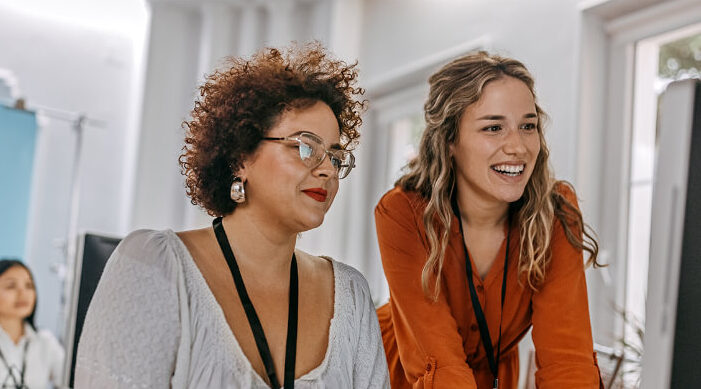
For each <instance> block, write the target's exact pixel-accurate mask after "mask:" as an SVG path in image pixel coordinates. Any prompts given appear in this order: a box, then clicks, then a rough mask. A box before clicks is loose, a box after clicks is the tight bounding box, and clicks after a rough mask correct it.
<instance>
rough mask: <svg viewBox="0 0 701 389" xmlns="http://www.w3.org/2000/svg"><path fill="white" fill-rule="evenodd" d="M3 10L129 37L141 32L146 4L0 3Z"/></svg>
mask: <svg viewBox="0 0 701 389" xmlns="http://www.w3.org/2000/svg"><path fill="white" fill-rule="evenodd" d="M3 7H6V8H12V9H14V10H17V11H20V12H22V13H26V14H31V15H36V16H38V17H42V18H47V19H52V20H58V21H63V22H66V23H69V24H77V25H82V26H85V27H87V28H91V29H96V30H103V31H105V30H106V31H112V32H115V33H118V34H124V35H129V36H132V37H133V36H135V35H136V34H139V33H140V32H141V31H143V27H144V25H145V23H146V20H147V15H148V13H147V7H146V1H145V0H60V1H56V0H0V12H2V8H3Z"/></svg>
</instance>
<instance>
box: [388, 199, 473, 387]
mask: <svg viewBox="0 0 701 389" xmlns="http://www.w3.org/2000/svg"><path fill="white" fill-rule="evenodd" d="M375 223H376V226H377V239H378V243H379V246H380V253H381V256H382V265H383V267H384V271H385V276H386V277H387V282H388V284H389V289H390V295H391V296H392V304H391V309H392V320H393V322H392V324H393V326H394V331H395V336H396V340H397V349H398V352H399V358H400V360H401V364H402V366H403V368H404V372H405V375H406V379H407V381H408V382H409V383H410V384H411V385H412V387H413V388H430V387H435V388H465V389H476V388H477V384H476V382H475V378H474V376H473V374H472V370H471V369H470V367H469V366H468V364H467V362H466V355H465V351H464V348H463V340H462V337H461V336H460V334H459V332H458V326H457V323H456V321H455V319H454V317H453V316H452V314H451V311H450V308H449V306H448V303H447V302H446V300H445V293H443V292H442V293H441V294H440V296H439V299H438V301H437V302H432V301H430V300H429V299H428V298H426V297H425V296H424V294H423V290H422V288H421V271H422V269H423V266H424V263H425V261H426V258H427V256H428V248H427V245H426V242H425V240H424V239H423V236H422V232H421V231H423V229H421V228H419V224H418V222H417V220H416V219H415V217H414V210H413V207H412V202H411V200H410V199H409V198H408V197H407V195H406V194H405V193H403V192H402V191H401V190H399V189H397V188H395V189H394V190H392V191H390V192H388V193H387V194H386V195H385V196H384V197H383V198H382V199H381V200H380V202H379V204H378V205H377V207H376V208H375ZM466 303H467V302H466Z"/></svg>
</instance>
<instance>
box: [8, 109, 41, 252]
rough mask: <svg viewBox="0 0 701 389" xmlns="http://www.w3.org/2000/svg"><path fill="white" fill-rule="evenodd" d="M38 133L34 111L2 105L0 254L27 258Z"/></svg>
mask: <svg viewBox="0 0 701 389" xmlns="http://www.w3.org/2000/svg"><path fill="white" fill-rule="evenodd" d="M36 137H37V125H36V117H35V115H34V113H32V112H27V111H20V110H16V109H12V108H7V107H4V106H0V257H18V258H21V259H24V246H25V238H26V234H27V220H28V218H29V199H30V198H31V183H32V166H33V164H34V148H35V145H36Z"/></svg>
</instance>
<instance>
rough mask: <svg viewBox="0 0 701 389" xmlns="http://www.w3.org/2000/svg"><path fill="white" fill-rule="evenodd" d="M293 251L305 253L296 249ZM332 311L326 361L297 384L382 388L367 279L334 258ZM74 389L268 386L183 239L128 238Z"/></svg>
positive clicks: (91, 316)
mask: <svg viewBox="0 0 701 389" xmlns="http://www.w3.org/2000/svg"><path fill="white" fill-rule="evenodd" d="M296 255H297V256H302V255H309V254H306V253H304V252H302V251H299V250H297V251H296ZM332 263H333V272H334V316H333V318H332V319H331V323H330V327H329V340H328V346H327V349H326V355H325V357H324V360H323V362H322V363H321V364H320V365H319V366H318V367H316V368H315V369H313V370H312V371H310V372H308V373H307V374H305V375H304V376H302V377H300V378H298V379H297V380H295V388H301V389H312V388H389V376H388V370H387V362H386V359H385V354H384V349H383V346H382V338H381V334H380V328H379V324H378V322H377V315H376V313H375V308H374V306H373V303H372V300H371V298H370V292H369V289H368V285H367V281H366V280H365V278H363V276H362V275H361V274H360V273H359V272H358V271H357V270H355V269H353V268H352V267H350V266H347V265H344V264H342V263H340V262H336V261H332ZM75 388H76V389H81V388H104V389H108V388H145V389H146V388H148V389H157V388H173V389H180V388H182V389H185V388H190V389H194V388H260V389H264V388H268V385H267V384H266V383H265V381H264V380H263V379H262V378H261V377H260V376H259V375H258V374H257V373H256V372H255V370H253V368H252V366H251V364H250V362H249V361H248V359H247V358H246V356H245V355H244V354H243V351H241V348H240V347H239V344H238V342H237V341H236V338H235V337H234V335H233V333H232V332H231V329H230V327H229V325H228V323H227V322H226V319H225V317H224V312H223V311H222V309H221V307H220V306H219V304H218V303H217V301H216V299H215V297H214V295H213V294H212V292H211V291H210V289H209V286H208V285H207V283H206V281H205V279H204V277H203V276H202V274H201V273H200V271H199V269H198V268H197V265H196V264H195V263H194V261H193V259H192V257H191V256H190V253H189V251H188V250H187V248H186V247H185V245H184V244H183V243H182V241H181V240H180V238H178V236H177V235H176V234H175V233H174V232H173V231H170V230H166V231H150V230H139V231H135V232H133V233H131V234H130V235H129V236H127V237H126V238H125V239H124V241H122V243H120V245H119V246H118V247H117V249H116V250H115V252H114V253H113V254H112V256H111V257H110V259H109V261H108V262H107V266H106V267H105V271H104V273H103V275H102V278H101V279H100V283H99V285H98V287H97V290H96V291H95V295H94V296H93V299H92V302H91V304H90V307H89V309H88V313H87V317H86V319H85V325H84V327H83V333H82V336H81V338H80V343H79V346H78V357H77V366H76V374H75Z"/></svg>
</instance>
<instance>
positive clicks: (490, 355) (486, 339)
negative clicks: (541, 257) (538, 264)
mask: <svg viewBox="0 0 701 389" xmlns="http://www.w3.org/2000/svg"><path fill="white" fill-rule="evenodd" d="M452 205H453V212H454V213H455V216H457V218H458V225H459V226H460V236H461V237H462V246H463V249H464V250H465V272H466V273H467V281H468V284H469V287H470V299H471V300H472V309H473V310H474V311H475V317H476V318H477V324H478V325H479V330H480V337H481V338H482V345H483V346H484V351H485V352H486V354H487V362H488V363H489V370H491V372H492V375H493V376H494V389H497V388H498V387H499V358H500V357H501V323H502V319H503V312H504V300H505V299H506V272H507V269H508V265H509V243H510V242H509V240H510V238H511V212H510V211H509V214H508V218H509V227H508V230H507V232H506V253H505V254H504V277H503V278H502V281H501V310H500V311H499V339H498V340H497V355H496V359H495V358H494V348H493V346H492V338H491V337H490V336H489V326H487V320H486V319H485V317H484V311H483V310H482V305H481V304H480V302H479V299H478V298H477V291H476V290H475V283H474V281H473V280H472V263H471V262H470V255H469V254H468V252H467V245H465V232H464V231H463V228H462V219H461V217H460V209H459V208H458V203H457V199H456V198H455V197H454V198H453V204H452Z"/></svg>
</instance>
